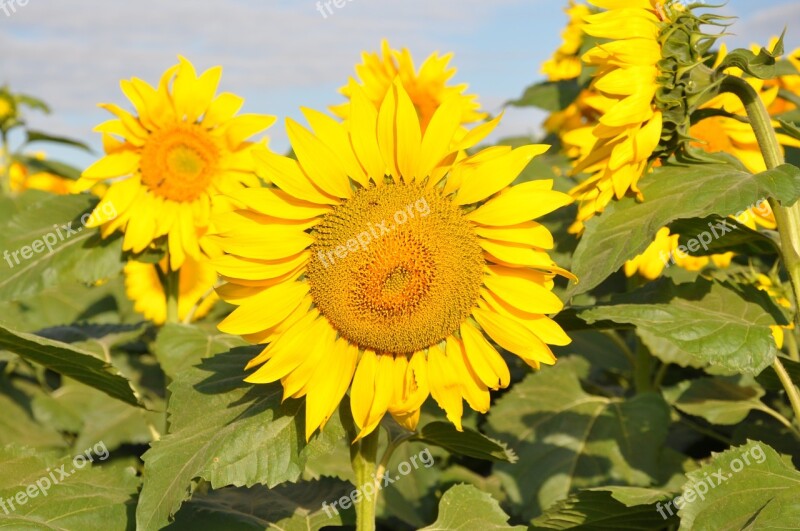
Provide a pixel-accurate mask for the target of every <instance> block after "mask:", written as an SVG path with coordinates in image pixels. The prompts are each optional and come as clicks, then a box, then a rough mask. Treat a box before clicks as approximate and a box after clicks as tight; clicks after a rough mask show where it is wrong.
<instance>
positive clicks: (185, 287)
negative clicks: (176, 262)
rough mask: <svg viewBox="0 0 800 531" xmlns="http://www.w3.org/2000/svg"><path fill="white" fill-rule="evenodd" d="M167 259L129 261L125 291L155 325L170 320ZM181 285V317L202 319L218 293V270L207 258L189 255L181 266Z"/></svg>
mask: <svg viewBox="0 0 800 531" xmlns="http://www.w3.org/2000/svg"><path fill="white" fill-rule="evenodd" d="M167 270H168V265H167V261H166V259H164V260H162V261H161V262H160V263H159V264H148V263H144V262H136V261H130V262H128V263H127V264H125V268H124V270H123V271H124V273H125V292H126V294H127V295H128V298H129V299H131V300H132V301H133V308H134V309H135V310H136V311H137V312H139V313H141V314H143V315H144V317H145V319H149V320H150V321H153V322H154V323H155V324H158V325H161V324H164V323H165V322H166V320H167V297H166V295H165V294H164V285H163V281H162V276H163V275H165V274H167ZM179 274H180V281H179V284H178V317H179V318H180V319H181V320H186V319H187V318H191V320H195V319H200V318H202V317H203V316H204V315H206V314H207V313H208V312H209V311H210V310H211V308H212V307H213V306H214V303H215V302H216V301H217V300H218V296H217V294H216V293H214V291H213V288H214V286H215V285H216V283H217V272H216V270H215V269H214V267H213V266H212V265H211V264H210V263H209V262H208V261H207V260H203V261H199V262H198V261H195V260H194V259H192V258H189V257H187V258H186V260H185V261H184V262H183V265H182V266H181V268H180V273H179Z"/></svg>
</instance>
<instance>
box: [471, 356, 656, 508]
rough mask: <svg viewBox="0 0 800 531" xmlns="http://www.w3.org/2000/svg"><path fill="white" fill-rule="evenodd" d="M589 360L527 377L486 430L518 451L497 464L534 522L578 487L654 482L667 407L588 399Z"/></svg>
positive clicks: (640, 400) (648, 397) (645, 401)
mask: <svg viewBox="0 0 800 531" xmlns="http://www.w3.org/2000/svg"><path fill="white" fill-rule="evenodd" d="M585 364H586V362H585V361H583V360H580V359H566V360H565V359H562V360H560V361H559V362H558V364H557V365H556V366H555V367H552V368H550V367H548V368H546V369H543V370H541V371H540V372H538V373H536V374H530V375H528V376H527V377H526V378H525V379H524V380H522V381H521V382H520V383H518V384H516V385H515V386H514V387H513V388H512V389H511V390H510V391H509V392H508V393H506V394H505V395H503V397H501V398H500V399H499V400H498V401H497V403H496V404H495V405H493V406H492V409H491V410H490V412H489V416H488V427H487V432H488V433H489V434H490V435H491V436H492V437H496V438H498V439H500V440H502V441H504V442H507V443H508V445H509V446H510V447H511V448H512V449H513V450H515V451H516V453H517V455H518V456H519V461H518V462H517V463H516V464H508V463H498V464H496V465H495V467H494V469H495V471H497V472H498V473H501V474H502V475H503V476H504V480H505V481H506V482H507V484H506V488H507V491H508V492H509V498H510V499H511V501H513V502H514V503H515V504H517V505H518V506H520V507H521V516H522V517H523V518H524V519H525V520H530V519H532V518H534V517H536V516H538V515H539V514H540V513H541V512H542V511H543V510H545V509H547V508H548V507H550V506H551V505H553V504H554V503H555V502H557V501H558V500H561V499H564V498H566V497H567V496H568V494H569V493H570V492H571V491H573V490H575V489H578V488H585V487H594V486H599V485H603V484H608V483H617V484H624V485H634V486H637V485H638V486H647V485H650V484H652V483H654V482H656V481H657V478H658V476H659V465H660V460H661V446H662V445H663V443H664V439H665V437H666V434H667V426H668V425H669V407H668V406H667V404H666V403H665V402H664V400H663V399H662V398H661V397H660V396H658V395H655V394H641V395H637V396H635V397H633V398H631V399H628V400H626V399H623V398H609V397H605V396H597V395H590V394H588V393H586V392H585V391H584V390H583V389H582V387H581V383H580V380H579V378H578V373H579V372H581V371H584V370H585V367H584V368H582V365H585Z"/></svg>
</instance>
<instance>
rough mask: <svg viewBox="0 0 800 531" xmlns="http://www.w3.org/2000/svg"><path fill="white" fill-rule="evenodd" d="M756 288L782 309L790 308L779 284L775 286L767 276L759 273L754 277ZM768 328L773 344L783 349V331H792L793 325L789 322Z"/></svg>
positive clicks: (790, 304) (790, 305) (789, 303)
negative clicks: (773, 339) (773, 340)
mask: <svg viewBox="0 0 800 531" xmlns="http://www.w3.org/2000/svg"><path fill="white" fill-rule="evenodd" d="M756 287H757V288H758V289H760V290H761V291H766V292H767V294H768V295H769V296H770V297H772V300H774V301H775V303H776V304H779V305H780V306H783V307H784V308H791V307H792V303H791V302H789V299H787V298H786V296H785V294H784V293H783V290H782V289H780V284H779V285H777V286H776V285H775V283H774V282H772V279H771V278H769V277H768V276H767V275H764V274H761V273H759V274H758V276H756ZM769 328H770V330H772V336H773V337H774V338H775V344H776V345H777V346H778V348H779V349H780V348H783V340H784V330H793V329H794V323H791V322H790V323H789V324H788V325H786V326H780V325H770V327H769Z"/></svg>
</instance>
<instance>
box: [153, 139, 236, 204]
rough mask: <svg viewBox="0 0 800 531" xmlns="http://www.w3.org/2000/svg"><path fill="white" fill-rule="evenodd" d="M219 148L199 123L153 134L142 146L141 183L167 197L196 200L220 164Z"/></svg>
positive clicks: (173, 199)
mask: <svg viewBox="0 0 800 531" xmlns="http://www.w3.org/2000/svg"><path fill="white" fill-rule="evenodd" d="M219 157H220V155H219V148H218V147H217V144H216V142H215V141H214V139H213V138H212V137H211V135H210V134H209V133H208V131H206V130H205V129H203V128H202V127H200V126H199V125H197V124H180V125H177V126H175V127H172V128H169V129H164V130H162V131H158V132H156V133H153V135H152V136H151V137H150V138H149V139H148V140H147V143H146V144H145V145H144V148H143V149H142V162H141V171H142V182H143V183H144V184H145V185H146V186H147V187H148V188H150V190H151V191H152V192H153V193H154V194H156V195H159V196H161V197H163V198H165V199H170V200H172V201H178V202H185V201H194V200H195V199H197V198H198V197H200V195H201V194H202V193H203V192H205V191H206V189H207V188H208V185H209V183H210V182H211V178H212V176H213V175H214V174H215V173H216V171H217V166H218V164H219Z"/></svg>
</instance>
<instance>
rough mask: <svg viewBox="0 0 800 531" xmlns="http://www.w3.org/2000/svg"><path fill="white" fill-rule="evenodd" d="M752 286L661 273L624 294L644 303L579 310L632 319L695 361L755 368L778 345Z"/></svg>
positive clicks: (589, 315)
mask: <svg viewBox="0 0 800 531" xmlns="http://www.w3.org/2000/svg"><path fill="white" fill-rule="evenodd" d="M742 289H744V288H742ZM756 291H757V290H755V289H753V290H745V291H743V292H737V291H734V290H733V289H731V288H730V285H728V284H721V283H718V282H711V281H708V280H706V279H702V278H701V279H699V280H697V282H695V283H693V284H690V283H687V284H679V285H675V284H673V283H672V281H671V280H670V279H661V280H660V281H658V282H653V283H650V284H648V285H647V286H646V287H645V288H643V289H641V290H638V291H637V292H634V293H633V294H631V295H630V296H629V297H628V298H629V299H638V300H642V301H648V304H624V303H623V304H615V305H610V306H598V307H596V308H593V309H589V310H584V311H582V312H580V314H579V315H580V317H581V318H583V319H586V320H587V321H588V322H590V323H592V322H594V321H598V320H610V321H614V322H618V323H628V324H633V325H635V326H637V327H638V328H639V329H641V330H646V331H647V332H649V333H651V334H653V335H654V336H656V337H660V338H662V339H665V340H667V341H669V342H670V343H672V344H674V345H675V346H676V347H677V348H679V349H681V350H682V351H684V352H687V353H689V354H691V355H692V356H694V357H695V358H696V359H697V360H698V361H700V362H707V363H710V364H712V365H717V366H720V367H724V368H726V369H729V370H733V371H737V372H743V373H749V374H758V373H759V372H761V371H762V370H763V369H764V368H765V367H767V366H768V365H769V364H771V363H772V361H773V360H774V359H775V356H776V354H777V352H778V349H777V347H776V346H775V340H774V338H773V336H772V331H771V330H770V328H769V327H770V326H771V325H774V324H776V322H775V317H774V316H772V315H770V314H769V313H767V312H765V311H764V309H763V307H762V306H761V305H760V304H758V303H756V302H753V301H754V300H756V299H757V298H758V297H760V296H762V295H763V292H761V293H756ZM743 294H746V296H747V297H748V298H745V296H743Z"/></svg>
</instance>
